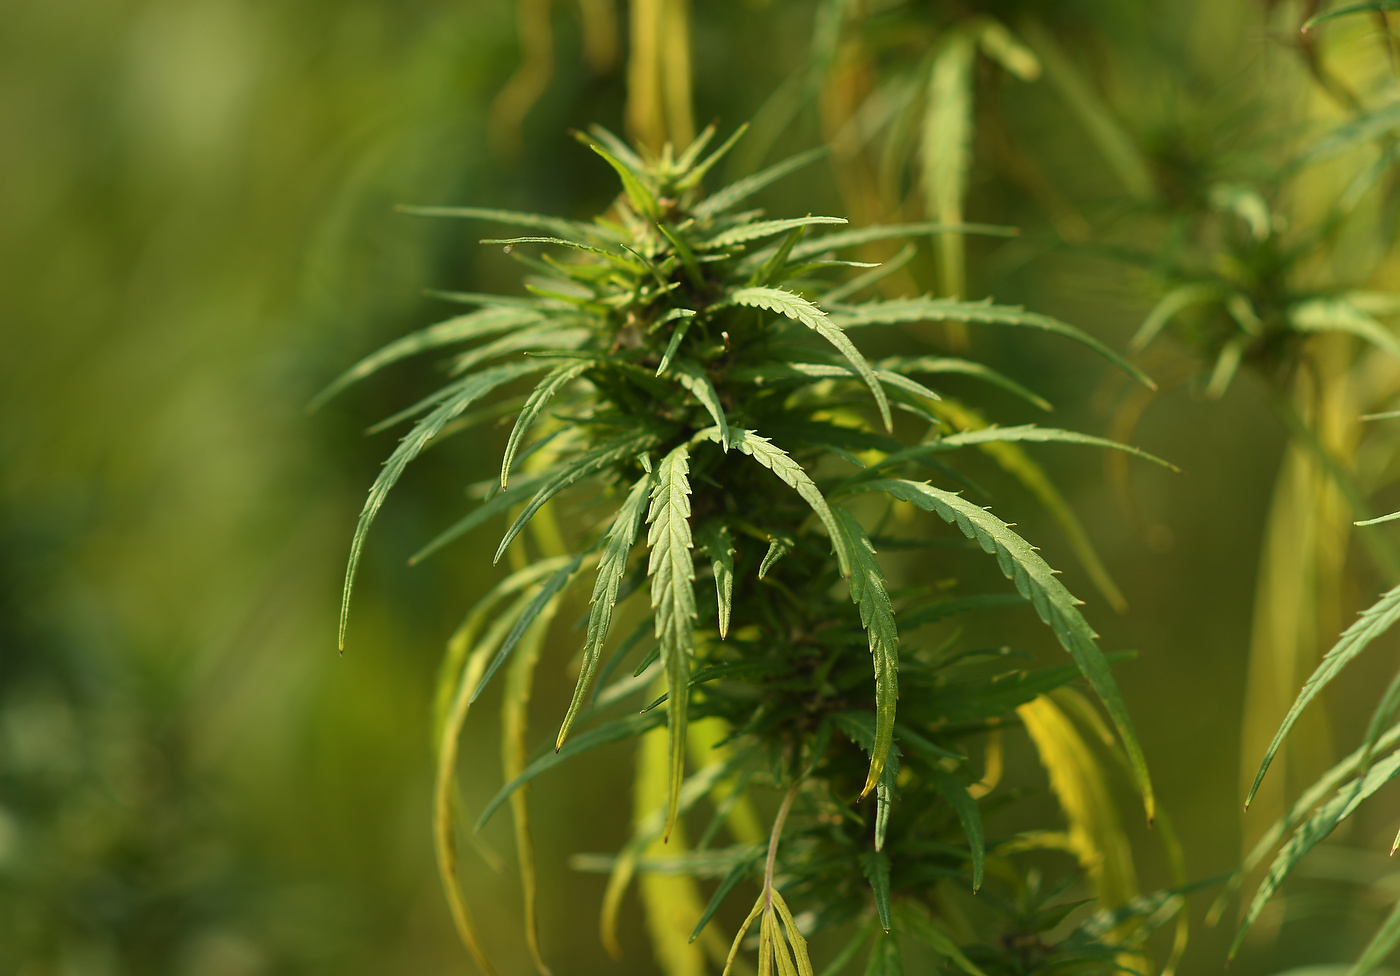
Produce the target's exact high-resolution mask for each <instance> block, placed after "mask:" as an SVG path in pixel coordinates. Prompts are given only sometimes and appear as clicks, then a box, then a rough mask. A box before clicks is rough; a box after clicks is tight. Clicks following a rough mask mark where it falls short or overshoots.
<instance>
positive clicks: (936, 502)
mask: <svg viewBox="0 0 1400 976" xmlns="http://www.w3.org/2000/svg"><path fill="white" fill-rule="evenodd" d="M855 490H859V491H880V492H884V493H886V494H888V495H890V496H892V497H894V498H897V499H899V500H900V501H907V502H910V503H911V504H913V505H916V506H917V507H919V508H922V509H923V510H924V511H927V512H934V513H935V514H937V515H938V516H939V518H941V519H943V521H945V522H949V523H952V524H955V525H957V527H958V528H959V529H960V530H962V533H963V535H965V536H967V537H968V538H969V539H975V540H976V541H977V542H978V544H980V545H981V547H982V551H983V552H986V553H989V554H993V555H995V556H996V557H997V564H998V565H999V566H1000V567H1001V571H1002V573H1004V574H1005V575H1006V577H1007V578H1008V579H1010V580H1011V581H1012V582H1014V583H1015V584H1016V589H1017V591H1018V592H1019V593H1020V594H1021V595H1022V596H1024V597H1026V598H1027V599H1028V600H1030V601H1031V603H1032V604H1033V605H1034V606H1035V610H1036V613H1037V614H1038V615H1039V616H1040V619H1041V620H1042V621H1044V622H1045V623H1046V624H1047V625H1048V626H1049V627H1050V629H1051V630H1052V631H1054V633H1055V637H1056V639H1057V640H1058V641H1059V642H1060V646H1062V647H1063V648H1064V649H1065V650H1066V651H1068V652H1069V654H1070V657H1072V658H1073V659H1074V662H1075V664H1076V665H1078V666H1079V670H1080V672H1081V673H1082V674H1083V675H1084V677H1086V678H1087V679H1088V680H1089V684H1090V685H1091V686H1092V687H1093V689H1094V691H1095V693H1096V694H1098V696H1099V700H1100V701H1102V702H1103V703H1104V707H1105V708H1107V709H1108V714H1109V716H1110V718H1112V719H1113V724H1114V725H1115V726H1116V727H1117V729H1118V735H1119V737H1120V738H1121V739H1122V741H1123V747H1124V749H1125V750H1126V751H1127V754H1128V762H1129V765H1130V766H1131V768H1132V771H1133V779H1134V780H1135V781H1136V782H1137V786H1138V791H1139V792H1140V793H1141V794H1142V799H1143V806H1144V808H1145V809H1146V811H1147V819H1148V821H1149V822H1151V820H1152V819H1153V816H1154V813H1155V810H1156V801H1155V799H1154V796H1153V792H1152V780H1151V777H1150V776H1149V775H1148V772H1147V760H1146V758H1145V757H1144V756H1143V754H1142V746H1141V744H1140V743H1139V742H1138V738H1137V733H1136V732H1134V731H1133V725H1132V719H1130V718H1129V717H1128V710H1127V707H1126V706H1125V705H1124V704H1123V696H1122V695H1121V693H1120V692H1119V691H1118V684H1117V682H1115V681H1114V680H1113V674H1112V672H1111V671H1109V668H1108V662H1107V661H1105V660H1104V656H1103V652H1102V651H1101V650H1100V649H1099V646H1098V644H1097V643H1096V641H1097V640H1098V634H1096V633H1094V630H1093V628H1092V627H1090V626H1089V622H1088V621H1087V620H1085V619H1084V616H1083V614H1081V613H1080V612H1079V610H1078V604H1079V603H1080V601H1079V600H1078V599H1076V598H1075V596H1074V595H1073V594H1072V593H1070V592H1069V590H1067V589H1066V588H1065V586H1064V584H1063V583H1061V582H1060V581H1059V580H1058V579H1056V578H1055V575H1054V571H1053V570H1052V569H1051V568H1050V567H1049V566H1048V565H1047V564H1046V562H1045V560H1044V559H1042V558H1041V557H1040V554H1039V553H1037V552H1036V551H1035V549H1034V548H1033V547H1032V546H1031V545H1030V543H1028V542H1026V540H1025V539H1022V538H1021V537H1020V536H1019V535H1017V534H1016V533H1015V532H1013V531H1012V530H1011V527H1010V526H1009V525H1007V524H1006V523H1005V522H1003V521H1002V520H1001V519H999V518H997V517H996V516H995V515H993V514H991V513H990V512H988V511H987V510H986V509H983V508H980V507H978V506H977V505H974V504H972V503H971V502H969V501H968V500H967V499H965V498H963V497H962V496H960V495H955V494H953V493H952V492H947V491H943V490H942V489H939V488H935V487H933V486H932V485H926V484H920V483H918V482H914V481H895V480H882V481H872V482H866V483H863V484H860V485H857V486H855Z"/></svg>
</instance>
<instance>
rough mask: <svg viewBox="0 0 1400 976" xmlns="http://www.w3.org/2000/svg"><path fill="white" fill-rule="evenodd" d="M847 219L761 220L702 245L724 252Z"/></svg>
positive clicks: (713, 238) (801, 218) (839, 222)
mask: <svg viewBox="0 0 1400 976" xmlns="http://www.w3.org/2000/svg"><path fill="white" fill-rule="evenodd" d="M845 223H849V221H847V220H846V218H845V217H790V218H788V219H785V220H759V221H755V222H754V223H752V224H741V225H739V226H738V227H733V228H731V229H729V230H727V231H724V232H723V233H721V234H716V235H715V236H714V237H712V238H710V239H709V240H708V241H705V242H704V243H703V244H702V245H700V246H701V247H702V248H703V249H704V250H707V251H722V250H724V249H725V248H729V247H734V246H735V245H737V244H746V243H748V242H749V241H756V240H759V239H760V238H764V237H772V236H774V235H776V234H786V233H787V232H788V231H790V230H792V229H793V228H794V227H808V226H811V225H813V224H845Z"/></svg>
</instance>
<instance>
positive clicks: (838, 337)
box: [729, 288, 894, 430]
mask: <svg viewBox="0 0 1400 976" xmlns="http://www.w3.org/2000/svg"><path fill="white" fill-rule="evenodd" d="M729 298H730V300H731V301H732V302H734V303H735V304H736V305H747V306H750V307H752V308H763V309H767V310H769V311H771V312H777V313H778V314H779V315H782V316H785V317H787V318H790V319H792V320H793V321H794V322H801V323H802V324H803V325H805V326H807V328H809V329H811V330H812V331H814V332H816V333H817V334H818V335H820V336H821V337H822V338H823V339H825V340H826V341H827V342H829V343H831V344H832V345H833V346H835V347H836V349H837V351H838V352H840V353H841V355H843V356H844V357H846V361H847V362H849V363H850V364H851V366H853V367H854V368H855V370H856V372H857V373H859V374H860V377H861V379H863V380H865V385H866V386H868V387H870V392H871V393H872V394H873V395H874V397H875V405H876V406H877V407H878V408H879V410H880V417H881V419H882V420H884V422H885V429H886V430H891V429H892V428H893V426H894V425H893V422H892V421H891V420H890V403H889V400H887V399H886V398H885V391H884V388H883V387H881V386H880V381H879V378H878V377H876V375H875V370H873V369H871V367H870V363H868V362H866V359H865V357H864V356H862V355H861V354H860V350H858V349H857V348H856V347H855V343H853V342H851V340H850V339H848V338H847V337H846V334H845V333H844V332H842V331H841V329H840V328H839V327H838V326H836V325H835V324H833V322H832V320H831V319H830V318H828V317H827V314H826V313H825V312H823V311H822V310H821V309H820V308H818V307H817V306H815V305H813V304H812V303H811V302H809V301H807V299H805V298H803V297H801V296H800V295H795V294H793V293H792V292H790V291H784V290H783V289H781V288H740V289H739V290H738V291H736V292H734V293H733V294H731V295H730V296H729Z"/></svg>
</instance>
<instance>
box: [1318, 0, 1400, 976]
mask: <svg viewBox="0 0 1400 976" xmlns="http://www.w3.org/2000/svg"><path fill="white" fill-rule="evenodd" d="M1393 6H1394V7H1396V8H1400V0H1396V2H1395V3H1394V4H1393ZM1314 19H1316V18H1314ZM1397 944H1400V902H1397V903H1396V904H1395V907H1394V908H1392V909H1391V910H1390V915H1389V916H1387V917H1386V920H1385V921H1384V922H1383V923H1381V927H1380V928H1379V929H1377V930H1376V934H1375V935H1373V936H1371V941H1370V942H1369V943H1368V944H1367V945H1366V948H1365V950H1364V951H1363V952H1362V953H1361V956H1360V957H1359V958H1358V959H1357V960H1356V962H1355V963H1354V964H1353V965H1352V967H1351V969H1349V970H1347V973H1346V976H1367V974H1368V973H1370V972H1372V971H1373V970H1374V969H1375V968H1376V967H1377V966H1379V965H1380V964H1381V963H1383V962H1385V961H1386V959H1387V958H1389V956H1390V954H1391V952H1393V951H1394V949H1395V946H1396V945H1397Z"/></svg>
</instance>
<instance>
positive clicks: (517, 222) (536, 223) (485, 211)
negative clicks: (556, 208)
mask: <svg viewBox="0 0 1400 976" xmlns="http://www.w3.org/2000/svg"><path fill="white" fill-rule="evenodd" d="M394 209H395V210H397V211H399V212H400V213H406V214H413V215H414V216H417V217H466V218H471V219H474V220H487V221H491V222H493V223H497V224H507V225H509V226H511V227H531V228H535V229H537V230H547V231H550V232H551V233H554V234H557V235H559V236H560V237H577V236H581V235H586V234H588V232H589V230H590V228H589V227H588V225H587V224H578V223H575V222H574V221H572V220H565V219H564V218H562V217H550V216H547V215H545V214H535V213H521V212H520V211H518V210H495V209H493V208H490V207H420V206H414V205H412V204H406V203H401V204H399V205H398V206H397V207H395V208H394Z"/></svg>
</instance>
